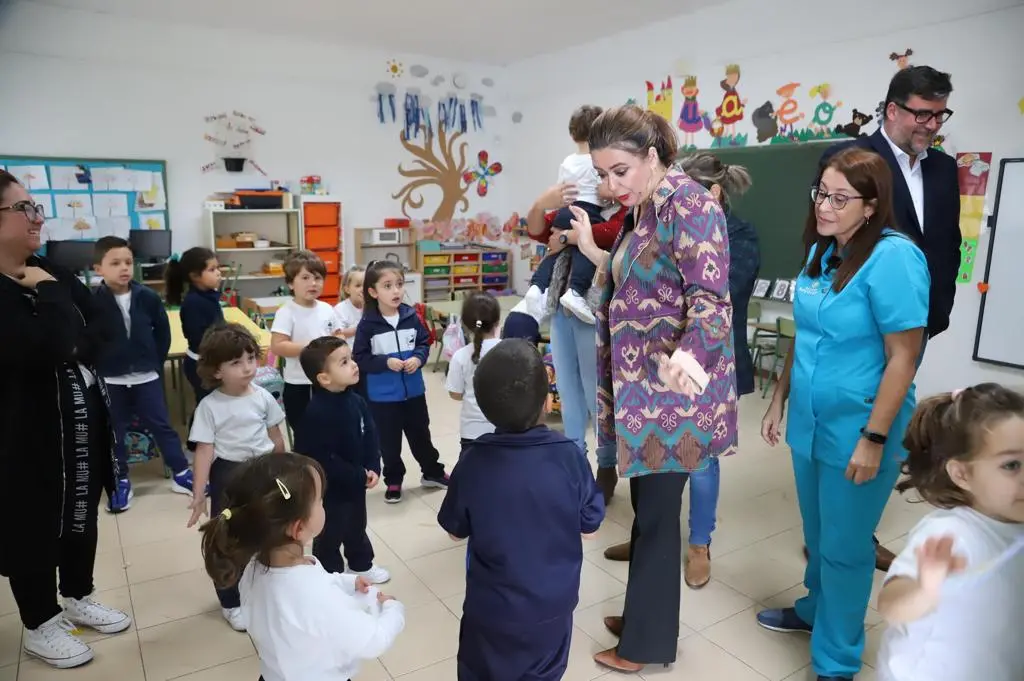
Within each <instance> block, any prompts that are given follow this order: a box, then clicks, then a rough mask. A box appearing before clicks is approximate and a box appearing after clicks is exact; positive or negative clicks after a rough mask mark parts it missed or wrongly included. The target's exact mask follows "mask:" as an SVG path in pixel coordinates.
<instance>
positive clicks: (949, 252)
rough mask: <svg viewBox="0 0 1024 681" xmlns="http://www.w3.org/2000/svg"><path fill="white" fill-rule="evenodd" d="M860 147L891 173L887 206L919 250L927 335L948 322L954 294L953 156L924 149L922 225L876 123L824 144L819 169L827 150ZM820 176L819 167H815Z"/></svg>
mask: <svg viewBox="0 0 1024 681" xmlns="http://www.w3.org/2000/svg"><path fill="white" fill-rule="evenodd" d="M851 146H855V147H861V148H863V149H870V150H871V151H874V152H877V153H878V154H880V155H881V157H882V158H884V159H885V161H886V163H888V164H889V169H890V170H892V175H893V189H894V195H893V210H894V211H895V214H896V222H897V224H895V225H892V227H894V228H896V229H898V230H900V231H902V232H903V233H905V234H906V235H907V236H909V237H910V238H911V239H913V240H914V242H915V243H916V244H917V245H918V246H919V247H920V248H921V250H922V251H924V254H925V257H926V258H927V259H928V273H929V274H930V275H931V280H932V286H931V293H930V295H929V301H928V335H929V336H937V335H938V334H940V333H942V332H943V331H945V330H946V329H947V328H949V314H950V312H951V311H952V310H953V296H954V295H955V294H956V275H957V273H958V272H959V271H960V181H959V179H958V177H957V172H956V161H955V160H954V159H953V157H952V156H950V155H949V154H944V153H943V152H941V151H938V150H936V149H929V150H928V156H927V158H925V159H924V160H922V161H920V163H921V172H922V175H923V179H924V230H922V229H921V225H920V224H919V223H918V220H917V211H915V210H914V202H913V200H912V199H911V198H910V189H909V188H908V187H907V181H906V180H905V179H903V171H902V170H900V166H899V164H898V163H897V162H896V157H895V156H894V155H893V153H892V147H890V146H889V143H888V142H887V141H886V139H885V138H884V137H883V136H882V131H881V129H879V130H878V131H876V132H875V134H873V135H871V136H868V137H858V138H857V139H854V140H850V141H848V142H842V143H840V144H836V145H834V146H831V147H829V148H828V149H827V150H826V151H825V153H824V154H823V155H822V157H821V164H820V166H819V168H820V169H824V167H825V164H826V162H827V161H828V159H829V158H831V157H832V155H833V154H835V153H836V152H838V151H840V150H841V149H845V148H847V147H851ZM819 177H820V170H819Z"/></svg>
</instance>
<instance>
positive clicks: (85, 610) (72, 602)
mask: <svg viewBox="0 0 1024 681" xmlns="http://www.w3.org/2000/svg"><path fill="white" fill-rule="evenodd" d="M64 616H65V617H66V618H68V620H70V621H71V622H72V624H74V625H75V626H79V627H89V628H90V629H93V630H95V631H98V632H100V633H101V634H117V633H120V632H122V631H124V630H125V629H127V628H128V627H130V626H132V618H131V617H129V616H128V615H127V614H125V613H123V612H121V611H120V610H115V609H114V608H108V607H107V606H105V605H100V604H99V603H97V602H96V601H94V600H93V599H91V598H89V597H88V596H86V597H85V598H82V599H77V598H65V599H64Z"/></svg>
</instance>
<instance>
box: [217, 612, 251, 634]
mask: <svg viewBox="0 0 1024 681" xmlns="http://www.w3.org/2000/svg"><path fill="white" fill-rule="evenodd" d="M220 614H222V615H224V619H226V620H227V621H228V624H230V625H231V628H232V629H234V630H235V631H245V622H244V621H243V619H242V609H241V608H221V609H220Z"/></svg>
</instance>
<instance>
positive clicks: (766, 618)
mask: <svg viewBox="0 0 1024 681" xmlns="http://www.w3.org/2000/svg"><path fill="white" fill-rule="evenodd" d="M757 623H758V624H760V625H761V626H762V627H764V628H765V629H768V630H770V631H778V632H780V633H783V634H809V633H811V628H812V627H811V625H810V624H807V622H804V621H803V620H802V619H800V616H799V615H797V614H796V608H781V609H779V610H762V611H761V612H759V613H757Z"/></svg>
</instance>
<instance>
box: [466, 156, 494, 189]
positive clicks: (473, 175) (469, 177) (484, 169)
mask: <svg viewBox="0 0 1024 681" xmlns="http://www.w3.org/2000/svg"><path fill="white" fill-rule="evenodd" d="M476 158H477V162H478V164H479V165H478V167H477V168H476V170H467V171H466V172H465V173H463V174H462V181H463V182H465V183H466V184H467V185H472V184H473V183H474V182H475V183H476V193H477V196H487V187H488V186H489V184H490V178H492V177H494V176H495V175H497V174H499V173H500V172H501V170H502V167H501V164H500V163H498V162H497V161H495V162H494V163H491V164H490V165H488V164H487V161H488V155H487V152H486V151H481V152H480V153H479V154H477V156H476Z"/></svg>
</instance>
